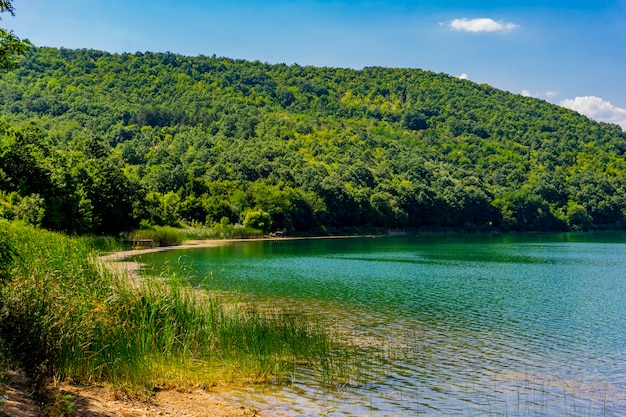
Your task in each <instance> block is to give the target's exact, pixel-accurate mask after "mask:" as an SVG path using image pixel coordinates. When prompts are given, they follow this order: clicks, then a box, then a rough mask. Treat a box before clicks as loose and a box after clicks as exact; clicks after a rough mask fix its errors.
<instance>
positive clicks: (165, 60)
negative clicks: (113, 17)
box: [0, 48, 626, 233]
mask: <svg viewBox="0 0 626 417" xmlns="http://www.w3.org/2000/svg"><path fill="white" fill-rule="evenodd" d="M0 112H1V114H2V115H3V116H4V119H5V122H3V125H2V126H0V137H1V138H2V140H1V142H0V144H1V145H0V146H1V148H0V190H4V191H3V193H2V194H1V195H0V201H2V203H0V216H4V217H22V218H26V219H28V220H29V221H31V222H34V223H37V222H39V223H41V224H43V225H44V226H46V227H49V228H54V229H61V230H68V231H78V232H87V231H96V232H101V233H113V232H117V231H119V230H123V229H126V228H129V227H132V226H133V225H136V224H137V222H138V221H139V220H141V219H146V220H148V221H150V222H152V223H157V224H176V223H177V222H179V221H181V220H184V221H188V222H191V221H193V222H200V223H213V222H220V221H222V222H232V223H234V222H241V221H244V220H245V219H246V217H247V222H248V223H249V224H250V225H253V226H254V225H256V226H259V227H262V228H263V227H264V228H266V229H268V230H269V229H270V228H271V229H273V230H287V231H299V232H307V231H308V232H312V231H317V232H319V231H322V230H328V228H346V227H353V226H359V227H363V226H376V227H386V228H398V227H401V228H404V227H435V228H436V227H444V228H455V227H466V228H476V227H491V226H495V227H499V228H501V229H504V230H565V229H576V230H577V229H588V228H595V227H611V228H615V227H624V226H625V225H626V221H625V219H626V218H625V216H626V193H625V191H626V160H625V157H624V152H626V134H625V133H624V132H623V131H622V130H621V129H620V128H619V127H618V126H615V125H608V124H602V123H596V122H593V121H591V120H589V119H588V118H586V117H584V116H581V115H579V114H578V113H575V112H573V111H570V110H566V109H564V108H560V107H558V106H554V105H551V104H549V103H547V102H544V101H540V100H537V99H533V98H526V97H521V96H517V95H513V94H510V93H507V92H504V91H500V90H497V89H495V88H492V87H490V86H488V85H477V84H475V83H473V82H470V81H467V80H460V79H457V78H454V77H450V76H447V75H444V74H435V73H432V72H424V71H420V70H412V69H392V68H378V67H376V68H366V69H363V70H351V69H339V68H315V67H301V66H297V65H292V66H287V65H268V64H263V63H260V62H247V61H238V60H232V59H226V58H217V57H204V56H200V57H194V58H189V57H183V56H178V55H174V54H152V53H145V54H141V53H136V54H121V55H116V54H113V55H112V54H108V53H103V52H98V51H92V50H65V49H61V50H57V49H50V48H37V49H35V50H34V51H33V53H32V54H30V55H29V56H28V57H27V58H26V59H24V61H23V62H22V63H21V65H20V67H19V68H18V69H17V70H15V71H13V72H10V73H7V74H3V75H2V76H1V77H0ZM26 122H27V123H26ZM24 123H26V124H24ZM266 214H269V216H270V218H271V226H269V224H270V223H269V222H268V219H266V218H265V217H264V216H266Z"/></svg>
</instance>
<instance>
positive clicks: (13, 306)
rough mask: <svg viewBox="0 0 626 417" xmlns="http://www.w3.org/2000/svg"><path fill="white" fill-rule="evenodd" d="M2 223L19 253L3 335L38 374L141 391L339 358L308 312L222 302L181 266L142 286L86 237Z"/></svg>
mask: <svg viewBox="0 0 626 417" xmlns="http://www.w3.org/2000/svg"><path fill="white" fill-rule="evenodd" d="M1 225H2V227H3V229H1V230H3V232H2V234H3V236H5V235H6V236H8V241H9V242H12V245H13V247H14V249H15V254H16V256H15V258H14V268H13V269H12V274H13V275H12V277H13V279H12V280H11V281H10V282H8V283H6V284H5V285H4V286H3V287H0V301H1V303H0V314H1V316H2V318H3V319H2V320H1V321H0V338H2V339H4V341H5V342H6V344H7V345H8V347H9V348H10V350H11V352H12V353H13V355H14V356H15V357H16V359H18V360H19V361H20V362H21V364H22V365H23V366H24V367H25V368H26V369H27V370H28V371H30V372H32V373H35V374H38V376H44V377H45V376H54V377H56V378H58V379H59V380H67V379H70V380H73V381H77V382H80V381H91V382H93V381H108V382H111V383H113V384H115V385H117V386H118V387H121V388H130V389H131V390H133V391H134V390H141V389H142V387H146V388H147V389H148V390H151V388H152V387H153V386H154V385H155V384H159V383H167V384H171V383H172V381H173V379H180V381H185V382H184V383H185V384H188V385H189V386H191V385H193V384H196V383H197V384H206V385H211V384H214V383H216V382H218V381H221V380H224V379H229V380H232V379H241V380H245V379H246V378H254V379H258V380H263V379H269V378H273V379H275V380H281V379H282V377H284V376H286V375H287V371H288V370H290V369H293V367H294V366H295V365H294V364H295V363H296V362H297V363H298V364H299V365H300V364H307V363H308V364H310V365H315V366H319V365H320V364H321V363H326V361H331V362H332V357H331V352H330V351H329V350H328V349H331V348H332V347H333V346H335V345H334V344H332V343H331V342H330V340H329V337H328V336H327V335H325V334H323V333H320V332H318V331H316V330H313V329H312V327H311V323H310V322H309V321H307V319H306V318H305V317H304V316H302V315H300V314H297V313H294V312H291V313H282V312H280V311H277V310H272V311H268V312H267V314H266V313H261V311H260V310H259V309H257V308H254V307H253V306H251V305H247V306H246V307H244V306H242V304H241V303H239V302H238V300H237V299H236V297H235V296H231V297H230V298H225V295H223V296H222V298H220V299H218V298H217V297H214V296H211V295H209V293H208V292H203V291H202V290H199V289H197V288H196V289H192V288H191V287H190V286H189V285H188V282H187V276H185V275H177V273H175V271H174V272H172V273H170V274H168V275H167V276H166V277H163V278H160V277H157V278H154V279H152V278H150V277H143V278H142V279H140V280H135V281H134V284H133V283H132V282H133V280H130V279H129V277H126V276H118V275H115V274H113V273H111V272H109V270H108V269H107V268H106V265H102V264H101V263H99V261H97V260H95V259H94V257H93V254H92V252H91V249H90V245H89V244H88V241H87V240H86V239H71V238H69V237H67V236H65V235H62V234H57V233H52V232H48V231H44V230H41V229H35V228H33V227H31V226H27V225H23V224H21V223H15V222H14V223H8V222H6V221H2V222H1ZM2 242H5V240H2ZM337 347H338V346H337Z"/></svg>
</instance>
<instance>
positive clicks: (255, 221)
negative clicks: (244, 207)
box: [243, 209, 272, 233]
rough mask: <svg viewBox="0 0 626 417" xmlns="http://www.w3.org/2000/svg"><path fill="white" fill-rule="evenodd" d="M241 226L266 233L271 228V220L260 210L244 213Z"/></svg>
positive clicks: (266, 213)
mask: <svg viewBox="0 0 626 417" xmlns="http://www.w3.org/2000/svg"><path fill="white" fill-rule="evenodd" d="M243 225H244V226H245V227H251V228H253V229H258V230H262V231H263V233H267V232H269V231H270V227H272V218H271V217H270V214H269V213H268V212H266V211H263V210H261V209H258V210H250V211H248V212H247V213H246V218H245V219H244V220H243Z"/></svg>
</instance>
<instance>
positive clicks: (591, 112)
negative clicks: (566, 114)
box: [560, 96, 626, 130]
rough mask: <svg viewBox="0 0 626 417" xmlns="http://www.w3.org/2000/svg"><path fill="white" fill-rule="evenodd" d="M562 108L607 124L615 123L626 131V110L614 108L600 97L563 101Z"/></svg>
mask: <svg viewBox="0 0 626 417" xmlns="http://www.w3.org/2000/svg"><path fill="white" fill-rule="evenodd" d="M560 104H561V106H563V107H567V108H568V109H572V110H575V111H577V112H578V113H580V114H584V115H585V116H587V117H589V118H591V119H594V120H597V121H600V122H607V123H615V124H618V125H620V126H621V127H622V129H624V130H626V109H622V108H620V107H617V106H614V105H613V104H611V102H609V101H605V100H602V99H601V98H600V97H595V96H586V97H576V98H574V99H567V100H563V101H561V103H560Z"/></svg>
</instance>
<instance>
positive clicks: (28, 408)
mask: <svg viewBox="0 0 626 417" xmlns="http://www.w3.org/2000/svg"><path fill="white" fill-rule="evenodd" d="M7 377H8V379H9V380H10V381H9V385H8V386H7V387H6V388H5V390H4V394H3V395H2V398H3V404H2V406H0V416H11V417H33V416H45V415H68V416H71V417H79V416H81V417H82V416H85V417H114V416H122V417H153V416H181V417H205V416H207V417H208V416H211V417H251V416H260V414H259V413H258V412H257V411H255V410H252V409H250V408H248V407H245V406H240V405H237V404H227V403H225V402H224V401H223V400H221V399H220V398H219V396H218V395H216V394H214V393H211V392H207V391H204V390H200V389H196V390H191V391H188V392H180V391H175V390H164V391H159V392H156V393H155V395H154V397H153V398H151V399H150V400H149V401H137V400H130V399H128V398H124V397H123V396H120V395H119V393H116V392H115V391H114V390H113V389H112V388H111V387H107V386H104V385H90V386H77V385H68V384H63V385H60V386H56V387H53V386H51V387H50V388H49V390H50V393H51V394H50V395H52V396H53V397H56V398H58V399H61V400H57V401H56V402H54V401H52V402H51V403H48V404H45V405H44V404H43V403H41V402H40V401H39V400H38V395H37V393H36V392H35V390H34V388H33V381H32V380H31V379H30V378H28V377H27V376H26V375H24V373H22V372H19V371H11V372H9V373H8V374H7ZM63 399H65V400H63ZM68 404H73V406H72V409H73V411H71V412H70V410H68V409H67V408H66V407H67V405H68Z"/></svg>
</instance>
